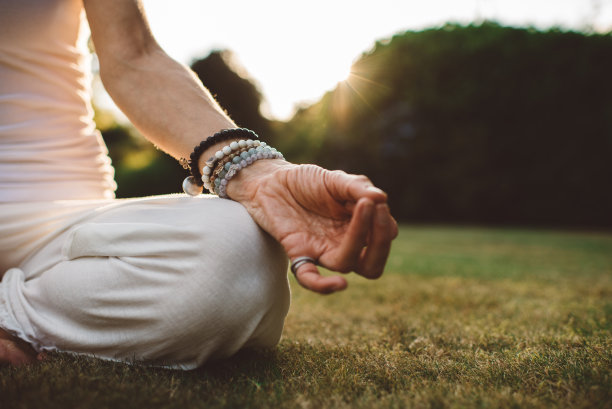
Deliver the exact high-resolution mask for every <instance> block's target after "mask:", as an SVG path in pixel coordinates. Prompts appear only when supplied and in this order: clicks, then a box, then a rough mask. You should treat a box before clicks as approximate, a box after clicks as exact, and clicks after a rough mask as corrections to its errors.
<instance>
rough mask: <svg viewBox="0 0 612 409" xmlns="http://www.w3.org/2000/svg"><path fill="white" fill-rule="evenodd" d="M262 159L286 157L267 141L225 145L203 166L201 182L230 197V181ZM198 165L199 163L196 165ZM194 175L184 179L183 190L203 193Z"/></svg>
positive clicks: (191, 192)
mask: <svg viewBox="0 0 612 409" xmlns="http://www.w3.org/2000/svg"><path fill="white" fill-rule="evenodd" d="M260 159H284V157H283V154H282V153H280V152H279V151H277V150H276V149H274V148H272V147H269V146H268V145H267V144H266V143H265V142H260V141H258V140H252V139H247V140H244V139H241V140H239V141H234V142H232V143H230V144H229V145H226V146H224V147H223V148H221V149H220V150H218V151H217V152H215V154H214V155H213V156H211V157H210V158H209V159H208V160H207V161H206V163H205V165H204V167H203V168H202V173H201V175H202V176H201V183H202V185H203V186H204V187H205V188H206V189H207V190H208V191H210V193H216V194H217V195H219V196H220V197H222V198H226V199H227V198H228V196H227V192H226V186H227V184H228V182H229V181H230V180H231V179H232V178H233V177H234V176H235V175H236V173H238V172H239V171H240V170H242V169H244V168H245V167H247V166H249V165H251V164H253V162H255V161H257V160H260ZM196 166H197V165H196ZM193 179H194V176H193V175H192V176H189V177H187V178H185V180H184V181H183V190H184V191H185V193H187V194H188V195H190V196H197V195H198V194H200V193H202V185H196V184H195V183H194V181H193Z"/></svg>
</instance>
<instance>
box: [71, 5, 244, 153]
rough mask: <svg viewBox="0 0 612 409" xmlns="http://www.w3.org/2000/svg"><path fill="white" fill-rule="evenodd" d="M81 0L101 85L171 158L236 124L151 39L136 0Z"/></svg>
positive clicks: (189, 73) (197, 83) (181, 66)
mask: <svg viewBox="0 0 612 409" xmlns="http://www.w3.org/2000/svg"><path fill="white" fill-rule="evenodd" d="M83 3H84V5H85V11H86V13H87V19H88V21H89V25H90V27H91V35H92V39H93V42H94V46H95V50H96V54H97V55H98V59H99V61H100V77H101V79H102V82H103V83H104V87H105V88H106V90H107V91H108V93H109V95H110V96H111V97H112V98H113V100H114V101H115V103H116V104H117V106H118V107H119V108H120V109H121V110H122V111H123V112H124V113H125V115H126V116H127V117H128V118H129V119H130V121H132V123H133V124H134V125H135V126H136V127H137V128H138V129H139V130H140V131H141V132H142V133H143V135H145V136H146V137H147V138H148V139H149V140H150V141H151V142H153V143H154V144H155V145H156V146H158V147H159V148H161V149H162V150H164V151H165V152H167V153H169V154H170V155H172V156H173V157H175V158H176V159H179V158H189V154H190V153H191V152H192V150H193V148H194V146H196V145H197V144H198V143H200V141H202V140H203V139H206V137H208V136H209V135H212V134H214V133H215V132H217V131H219V130H220V129H224V128H234V127H235V126H236V125H235V124H234V123H233V122H232V120H231V119H230V118H229V117H228V115H226V114H225V113H224V112H223V110H222V109H221V108H220V107H219V105H218V104H217V103H216V102H215V101H214V99H213V98H212V96H211V95H210V93H209V92H208V90H206V89H205V88H204V87H203V86H202V84H201V82H200V81H199V80H198V79H197V77H196V76H195V74H194V73H193V72H192V71H191V70H190V69H189V68H187V67H185V66H184V65H182V64H179V63H178V62H176V61H174V60H173V59H172V58H170V57H169V56H168V55H167V54H166V53H165V52H164V51H163V50H162V49H161V47H160V46H159V45H158V44H157V42H156V41H155V38H154V37H153V35H152V34H151V30H150V29H149V25H148V23H147V21H146V19H145V17H144V13H143V10H142V4H141V2H140V1H137V0H84V1H83ZM215 148H217V147H215ZM215 148H211V149H210V150H209V151H208V152H206V153H205V154H204V155H202V157H203V158H205V159H207V158H208V157H209V156H210V155H211V152H215V151H216V149H215Z"/></svg>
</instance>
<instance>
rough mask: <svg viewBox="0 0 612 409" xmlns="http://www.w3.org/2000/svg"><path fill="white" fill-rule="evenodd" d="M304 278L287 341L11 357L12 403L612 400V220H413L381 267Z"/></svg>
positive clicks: (544, 404) (486, 404)
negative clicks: (316, 280)
mask: <svg viewBox="0 0 612 409" xmlns="http://www.w3.org/2000/svg"><path fill="white" fill-rule="evenodd" d="M292 289H293V304H292V307H291V311H290V313H289V317H288V319H287V323H286V328H285V333H284V337H283V340H282V341H281V344H280V345H279V347H278V348H277V349H275V350H272V351H250V352H245V353H241V354H239V355H238V356H236V357H234V358H232V359H230V360H228V361H224V362H219V363H216V364H214V365H210V366H208V367H206V368H204V369H200V370H197V371H191V372H180V371H170V370H163V369H150V368H145V367H141V366H137V365H136V366H128V365H123V364H116V363H109V362H102V361H97V360H94V359H85V358H78V357H72V356H68V355H53V356H51V358H50V359H49V360H48V361H46V362H44V363H42V364H40V365H37V366H33V367H29V368H17V369H15V368H7V367H5V368H1V369H0V408H3V409H9V408H29V407H41V408H68V407H79V408H113V409H119V408H218V407H236V408H280V407H283V408H404V407H414V408H464V407H478V408H529V407H535V408H551V407H552V408H592V407H596V408H612V336H611V330H612V234H606V233H583V232H558V231H536V230H517V229H485V228H446V227H414V226H402V228H401V232H400V236H399V237H398V239H397V240H396V242H395V243H394V247H393V250H392V254H391V256H390V259H389V263H388V268H387V271H386V273H385V275H384V276H383V277H382V278H381V279H380V280H377V281H367V280H365V279H360V278H359V277H352V278H351V279H350V283H349V289H348V290H347V291H345V292H344V293H341V294H337V295H333V296H318V295H316V294H312V293H309V292H307V291H305V290H303V289H301V288H298V286H296V285H295V282H294V281H293V279H292Z"/></svg>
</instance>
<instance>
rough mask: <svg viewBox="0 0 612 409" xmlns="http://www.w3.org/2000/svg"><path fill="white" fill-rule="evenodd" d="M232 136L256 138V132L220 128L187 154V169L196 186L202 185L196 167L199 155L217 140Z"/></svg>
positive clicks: (243, 129)
mask: <svg viewBox="0 0 612 409" xmlns="http://www.w3.org/2000/svg"><path fill="white" fill-rule="evenodd" d="M232 138H243V139H258V138H259V137H258V136H257V134H256V133H255V132H253V131H251V130H250V129H246V128H232V129H222V130H221V131H219V132H217V133H216V134H214V135H211V136H209V137H208V138H206V139H205V140H203V141H202V142H200V144H199V145H197V146H196V147H195V148H193V152H191V155H189V158H190V159H189V169H190V172H191V176H193V178H194V181H195V183H196V184H197V185H198V186H202V185H203V184H204V182H202V173H201V171H200V169H199V168H198V161H199V160H200V156H202V153H204V151H205V150H206V149H208V148H210V147H211V146H212V145H214V144H215V143H218V142H223V141H227V140H228V139H232Z"/></svg>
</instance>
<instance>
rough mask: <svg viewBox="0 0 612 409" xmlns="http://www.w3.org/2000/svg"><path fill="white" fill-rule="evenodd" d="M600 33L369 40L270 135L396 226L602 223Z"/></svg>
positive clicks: (467, 32) (607, 90) (609, 161)
mask: <svg viewBox="0 0 612 409" xmlns="http://www.w3.org/2000/svg"><path fill="white" fill-rule="evenodd" d="M610 73H612V36H611V35H584V34H579V33H573V32H562V31H560V30H556V29H554V30H549V31H546V32H539V31H536V30H533V29H518V28H507V27H501V26H499V25H497V24H494V23H484V24H482V25H479V26H467V27H462V26H458V25H452V24H448V25H446V26H444V27H442V28H438V29H430V30H425V31H421V32H405V33H402V34H398V35H396V36H394V37H393V38H391V39H390V40H386V41H381V42H378V43H376V45H375V47H374V48H373V49H372V50H371V51H369V52H368V53H365V54H363V55H362V56H361V57H360V58H359V59H358V60H357V61H356V62H355V63H354V65H353V67H352V74H351V76H350V78H349V79H348V80H347V81H345V82H343V83H340V84H339V85H338V87H337V88H336V89H334V90H333V91H330V92H329V93H327V94H326V95H325V96H323V98H322V99H321V100H320V101H319V102H318V103H316V104H314V105H312V106H310V107H308V108H306V109H302V110H300V111H299V112H298V113H297V114H296V115H295V117H294V118H293V119H292V120H291V121H289V122H288V123H286V124H284V125H282V126H281V127H280V129H278V130H277V131H278V132H282V133H283V134H285V135H291V136H292V137H291V139H287V140H284V141H282V143H280V144H279V145H280V146H279V147H280V149H281V151H282V152H284V153H285V155H286V156H287V157H288V158H289V159H290V160H294V161H298V162H306V161H314V162H316V163H318V164H321V165H323V166H325V167H327V168H330V169H343V170H346V171H348V172H353V173H364V174H366V175H368V176H369V177H370V178H372V179H373V180H374V182H375V183H376V184H377V185H379V186H380V187H382V188H383V189H385V190H386V191H388V192H389V194H390V203H391V206H392V210H393V213H394V214H395V215H396V216H397V217H399V218H400V219H404V220H406V219H408V220H413V221H428V222H449V221H450V222H462V223H516V224H545V225H565V226H569V225H572V226H590V227H604V226H606V227H610V226H612V190H611V181H612V81H610Z"/></svg>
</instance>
